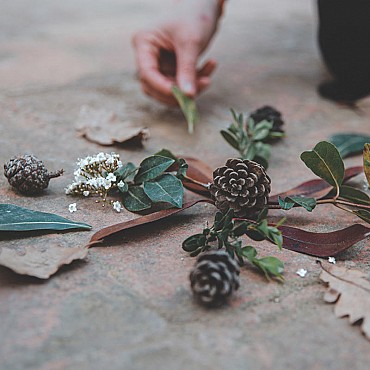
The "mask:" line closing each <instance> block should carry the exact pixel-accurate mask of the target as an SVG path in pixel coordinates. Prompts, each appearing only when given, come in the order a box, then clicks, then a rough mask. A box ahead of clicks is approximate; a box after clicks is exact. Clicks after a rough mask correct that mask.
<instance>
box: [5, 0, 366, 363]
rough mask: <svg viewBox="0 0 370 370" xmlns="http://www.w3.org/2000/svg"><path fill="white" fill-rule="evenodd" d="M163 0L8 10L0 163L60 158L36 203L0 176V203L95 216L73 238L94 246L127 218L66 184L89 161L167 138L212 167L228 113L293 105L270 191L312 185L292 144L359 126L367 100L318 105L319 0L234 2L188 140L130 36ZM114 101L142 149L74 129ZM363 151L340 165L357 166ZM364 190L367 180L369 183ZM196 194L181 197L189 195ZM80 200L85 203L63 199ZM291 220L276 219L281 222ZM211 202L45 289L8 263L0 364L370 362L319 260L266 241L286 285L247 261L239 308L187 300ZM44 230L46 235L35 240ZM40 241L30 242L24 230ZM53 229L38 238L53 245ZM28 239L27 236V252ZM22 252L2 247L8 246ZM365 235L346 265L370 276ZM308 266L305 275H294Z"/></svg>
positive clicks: (298, 217) (300, 216) (110, 247)
mask: <svg viewBox="0 0 370 370" xmlns="http://www.w3.org/2000/svg"><path fill="white" fill-rule="evenodd" d="M163 4H164V0H142V1H140V2H137V1H134V0H126V1H123V0H105V1H104V2H103V1H100V2H91V1H87V0H74V1H70V0H66V1H63V2H61V3H55V2H50V1H47V0H34V1H33V2H32V6H30V5H29V3H28V2H26V1H25V0H13V1H11V2H6V4H3V9H2V12H1V14H0V161H1V163H4V162H5V161H7V160H8V159H9V158H10V157H11V156H13V155H16V154H24V153H32V154H35V155H37V156H38V157H39V158H41V159H43V160H44V162H45V164H46V166H47V168H48V169H50V170H56V169H59V168H61V167H63V168H64V170H65V174H64V176H63V177H61V178H58V179H55V180H53V181H52V182H51V184H50V186H49V188H48V190H47V191H45V193H44V194H43V195H40V196H37V197H23V196H20V195H19V194H17V193H15V192H13V191H12V189H10V187H9V186H8V183H7V181H6V179H5V177H3V176H2V177H0V195H1V201H2V202H4V203H14V204H16V205H19V206H25V207H29V208H32V209H35V210H38V211H43V212H53V213H57V214H59V215H61V216H64V217H68V218H70V219H73V220H76V221H83V222H87V223H89V224H91V225H92V226H93V230H92V231H91V232H76V233H67V234H63V237H65V240H66V242H65V243H66V245H76V246H77V245H84V244H86V243H87V242H88V240H89V238H90V237H91V235H92V233H93V232H94V231H97V230H98V229H99V228H101V227H104V226H108V225H110V224H113V223H116V222H118V220H119V221H124V220H129V219H131V218H133V217H134V215H132V214H130V213H128V212H122V213H120V214H117V213H115V212H114V211H113V210H112V209H110V208H109V207H106V208H102V207H101V206H99V205H97V204H95V203H94V201H93V200H91V199H85V198H84V199H74V198H71V197H67V196H66V195H65V194H64V188H65V187H66V186H67V185H68V184H69V183H70V182H71V181H72V178H73V170H74V166H75V161H76V159H77V158H78V157H84V156H86V155H89V154H95V153H97V152H99V151H115V152H117V153H119V154H120V155H121V157H122V158H123V160H126V159H127V160H130V161H132V162H136V163H138V162H139V161H140V160H141V159H142V158H143V157H145V156H147V155H150V154H152V153H154V152H155V151H158V150H159V149H161V148H162V147H166V148H168V149H170V150H172V151H174V152H176V153H181V154H184V155H193V156H194V155H196V156H198V157H199V158H201V159H203V160H205V161H207V162H208V163H209V164H210V166H212V167H216V166H219V165H221V164H223V163H224V162H225V161H226V159H227V158H229V157H231V156H233V155H235V153H234V152H233V150H232V149H231V148H230V147H229V146H227V144H226V143H225V142H224V141H223V139H222V138H221V136H220V135H219V130H220V129H222V128H224V127H226V126H227V124H228V123H229V121H230V114H229V108H230V107H233V108H235V109H236V110H238V111H244V112H248V111H252V110H254V109H256V108H258V107H260V106H262V105H265V104H270V105H274V106H276V107H277V108H278V109H279V110H281V111H282V112H283V115H284V117H285V121H286V131H287V137H286V138H285V139H284V140H283V141H281V142H280V143H277V144H276V145H274V148H273V156H272V159H271V161H270V169H269V175H270V177H271V179H272V185H273V192H274V193H276V192H279V191H282V190H286V189H288V188H291V187H293V186H295V185H297V184H298V183H300V182H302V181H304V180H308V179H311V178H313V176H312V175H311V173H310V171H309V170H307V168H306V167H305V166H304V164H303V163H302V162H301V161H300V160H299V154H300V153H301V152H302V151H303V150H306V149H311V148H312V147H313V146H314V145H315V144H316V143H317V142H318V141H320V140H324V139H327V138H328V137H329V136H330V135H331V134H333V133H338V132H345V131H351V132H364V131H365V130H367V127H368V125H369V117H370V101H369V99H364V100H362V101H360V102H359V104H358V108H357V109H356V110H353V109H348V108H345V107H341V106H338V105H335V104H332V103H330V102H328V101H325V100H322V99H321V98H320V97H319V96H318V95H317V94H316V86H317V84H318V83H319V82H320V81H321V80H323V79H325V78H328V76H327V73H326V72H325V69H324V67H323V66H322V64H321V61H320V57H319V55H318V51H317V48H316V9H315V7H314V5H315V4H313V3H311V2H298V1H294V0H281V1H279V2H278V4H276V5H275V4H273V5H272V4H271V1H267V0H251V1H248V2H244V1H243V0H233V1H230V2H229V3H228V4H227V11H226V15H225V17H224V20H223V22H222V23H223V24H222V27H221V29H222V30H221V32H220V33H219V34H218V36H217V38H216V39H215V41H214V42H213V44H212V47H211V48H210V49H209V50H208V51H207V54H208V55H209V56H212V57H215V58H216V59H218V61H219V64H220V66H219V68H218V70H217V73H216V75H215V76H214V83H213V85H212V87H211V89H210V90H209V91H208V92H206V93H205V94H204V95H203V96H202V97H200V98H199V100H198V104H199V110H200V114H201V122H200V123H199V125H198V127H197V128H196V135H194V136H188V135H187V133H186V125H185V123H184V120H183V118H182V115H181V113H180V112H179V111H177V110H176V109H169V108H166V107H163V106H161V105H159V104H157V103H155V102H153V101H151V100H150V99H148V98H146V97H145V96H143V95H142V93H141V92H140V89H139V86H138V83H137V81H136V80H135V65H134V58H133V52H132V50H131V46H130V37H131V34H132V33H133V32H134V31H135V30H137V29H140V28H142V27H145V26H147V25H148V23H149V22H151V21H152V19H153V14H156V13H157V9H158V8H161V7H163ZM86 104H87V105H90V106H92V107H95V108H103V109H107V110H112V111H113V112H115V113H116V114H117V116H118V117H119V118H122V119H130V120H134V121H136V122H138V123H140V124H143V125H145V126H147V127H149V129H150V131H151V138H150V139H149V141H148V142H147V143H146V144H145V147H144V148H143V149H140V150H139V149H136V150H128V149H123V148H120V147H112V148H104V147H100V146H99V145H97V144H93V143H90V142H88V141H86V140H84V139H83V138H80V137H78V136H77V134H76V131H75V124H76V121H77V118H78V114H79V111H80V108H81V106H83V105H86ZM359 164H361V158H359V157H353V158H350V159H348V160H346V165H347V166H351V165H359ZM357 181H359V182H361V181H363V179H361V178H360V179H358V180H357ZM193 197H194V195H191V194H190V193H187V194H186V198H187V199H192V198H193ZM74 201H76V202H77V206H78V211H77V212H75V213H73V214H70V213H69V212H68V205H69V204H70V203H72V202H74ZM283 215H284V214H283V213H282V212H280V211H273V212H271V219H272V221H274V220H278V219H280V218H281V217H282V216H283ZM286 215H287V216H288V219H287V224H289V225H296V226H299V227H302V228H304V229H306V230H312V231H330V230H335V229H338V228H341V227H345V226H348V225H349V224H351V223H352V222H354V221H355V219H354V218H353V217H351V216H348V215H346V214H343V212H339V211H337V210H335V209H333V208H331V207H330V206H322V207H320V209H317V210H315V211H314V212H313V213H312V214H309V213H307V212H304V211H302V210H294V211H291V212H290V213H289V214H286ZM212 216H213V208H212V206H211V205H197V206H195V207H194V208H192V209H189V210H187V211H185V212H184V213H182V214H180V215H177V216H175V217H173V218H172V219H170V220H167V221H161V222H158V223H156V224H152V225H151V226H150V227H148V228H147V229H145V230H140V231H130V232H127V233H126V234H125V235H123V236H120V237H119V238H115V239H113V240H111V241H110V242H109V244H107V245H105V246H100V247H95V248H92V249H91V250H90V252H89V255H88V258H87V259H86V260H85V261H81V262H75V263H73V264H71V265H70V266H66V267H63V268H62V269H61V270H60V271H59V272H58V273H57V274H56V275H54V276H53V277H52V278H51V279H49V280H47V281H41V280H38V279H36V278H30V277H26V276H19V275H17V274H15V273H13V272H12V271H10V270H8V269H6V268H4V267H0V302H1V304H0V317H1V319H0V333H1V335H0V368H1V369H10V370H13V369H14V370H17V369H22V370H23V369H42V370H50V369H52V370H59V369H102V368H106V369H160V368H163V367H166V368H169V369H190V368H198V369H225V368H229V369H271V368H274V369H287V368H292V369H294V368H299V369H323V368H324V369H348V368H351V369H365V368H367V367H368V364H369V361H370V354H369V351H368V347H369V342H368V341H366V339H365V338H364V337H363V336H362V335H361V333H360V329H359V327H358V326H353V327H352V326H350V325H349V323H348V321H347V320H346V319H336V318H335V316H334V313H333V307H332V306H330V305H327V304H325V303H324V302H323V292H324V287H323V286H322V285H321V283H320V282H319V280H318V275H319V272H320V268H319V266H318V265H317V264H316V262H315V258H313V257H309V256H305V255H301V254H296V253H294V252H290V251H285V250H284V251H281V252H280V251H276V250H275V248H274V247H273V246H271V245H270V244H268V243H259V244H258V248H259V251H260V254H261V255H262V256H264V255H269V254H274V255H276V256H278V257H279V258H281V259H282V260H283V261H284V262H285V268H286V272H285V279H286V282H285V284H278V283H274V282H270V283H266V281H265V279H264V277H263V276H261V275H259V274H258V272H257V271H256V270H255V269H253V268H251V267H249V266H245V267H243V268H242V271H241V288H240V289H239V290H238V291H237V293H236V294H235V295H234V297H233V299H232V300H231V301H230V303H229V305H228V306H227V307H225V308H222V309H217V310H206V309H204V308H202V307H200V306H198V305H197V304H196V303H195V302H194V301H193V299H192V296H191V292H190V289H189V284H188V273H189V271H190V269H191V267H192V266H193V263H194V260H193V259H191V258H190V257H188V256H187V255H186V253H185V252H183V251H182V249H181V242H182V240H184V238H186V237H187V236H188V235H190V234H192V233H196V232H199V230H201V229H202V227H203V225H204V224H205V223H206V221H207V220H208V221H211V219H212ZM38 238H40V236H38ZM31 241H32V240H31ZM47 241H48V238H45V243H47ZM25 242H27V243H29V242H30V240H29V239H22V238H20V239H17V241H16V242H13V243H12V244H11V245H12V246H14V245H16V244H17V243H19V245H18V247H19V248H22V247H24V245H25ZM7 245H8V247H11V246H9V243H8V241H7V240H6V239H5V240H4V239H3V240H0V247H7ZM368 246H369V242H368V241H364V242H361V243H358V244H357V245H356V246H354V247H353V248H351V249H350V250H348V251H347V252H345V253H343V254H341V255H339V256H338V258H337V261H338V264H340V265H351V266H353V267H357V268H360V269H362V270H364V271H367V270H368V269H369V263H370V252H369V248H368ZM299 268H305V269H307V270H308V274H307V276H306V277H305V278H300V277H299V276H297V275H296V273H295V272H296V271H297V270H298V269H299Z"/></svg>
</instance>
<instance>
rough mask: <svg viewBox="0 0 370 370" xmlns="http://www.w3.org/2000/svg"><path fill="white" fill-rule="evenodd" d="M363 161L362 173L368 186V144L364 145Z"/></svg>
mask: <svg viewBox="0 0 370 370" xmlns="http://www.w3.org/2000/svg"><path fill="white" fill-rule="evenodd" d="M363 157H364V158H363V161H364V172H365V176H366V180H367V184H368V185H369V186H370V144H367V143H366V144H365V145H364V152H363Z"/></svg>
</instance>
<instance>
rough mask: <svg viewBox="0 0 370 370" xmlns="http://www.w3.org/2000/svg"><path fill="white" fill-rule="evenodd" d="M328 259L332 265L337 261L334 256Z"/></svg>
mask: <svg viewBox="0 0 370 370" xmlns="http://www.w3.org/2000/svg"><path fill="white" fill-rule="evenodd" d="M328 261H329V263H332V264H333V265H335V264H336V263H337V261H336V260H335V257H329V258H328Z"/></svg>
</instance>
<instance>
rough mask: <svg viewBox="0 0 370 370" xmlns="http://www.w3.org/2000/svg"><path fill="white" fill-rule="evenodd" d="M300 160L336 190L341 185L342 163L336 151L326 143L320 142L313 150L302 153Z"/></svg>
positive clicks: (331, 145) (342, 176)
mask: <svg viewBox="0 0 370 370" xmlns="http://www.w3.org/2000/svg"><path fill="white" fill-rule="evenodd" d="M301 159H302V161H303V162H304V163H305V165H306V166H307V167H308V168H309V169H310V170H311V171H312V172H313V173H314V174H315V175H317V176H319V177H320V178H322V179H324V180H325V181H327V182H328V183H329V184H330V185H332V186H334V187H335V188H336V189H338V188H339V186H340V185H342V182H343V178H344V163H343V160H342V158H341V156H340V154H339V152H338V149H337V148H336V147H335V146H334V145H333V144H331V143H329V142H327V141H321V142H320V143H318V144H317V145H316V146H315V147H314V148H313V150H310V151H306V152H303V153H302V154H301Z"/></svg>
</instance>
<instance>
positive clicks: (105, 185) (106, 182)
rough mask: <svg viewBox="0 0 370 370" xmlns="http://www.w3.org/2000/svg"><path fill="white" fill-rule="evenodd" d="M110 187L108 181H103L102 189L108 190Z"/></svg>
mask: <svg viewBox="0 0 370 370" xmlns="http://www.w3.org/2000/svg"><path fill="white" fill-rule="evenodd" d="M111 186H112V183H111V182H110V181H105V183H104V189H105V190H108V189H109V188H110V187H111Z"/></svg>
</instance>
